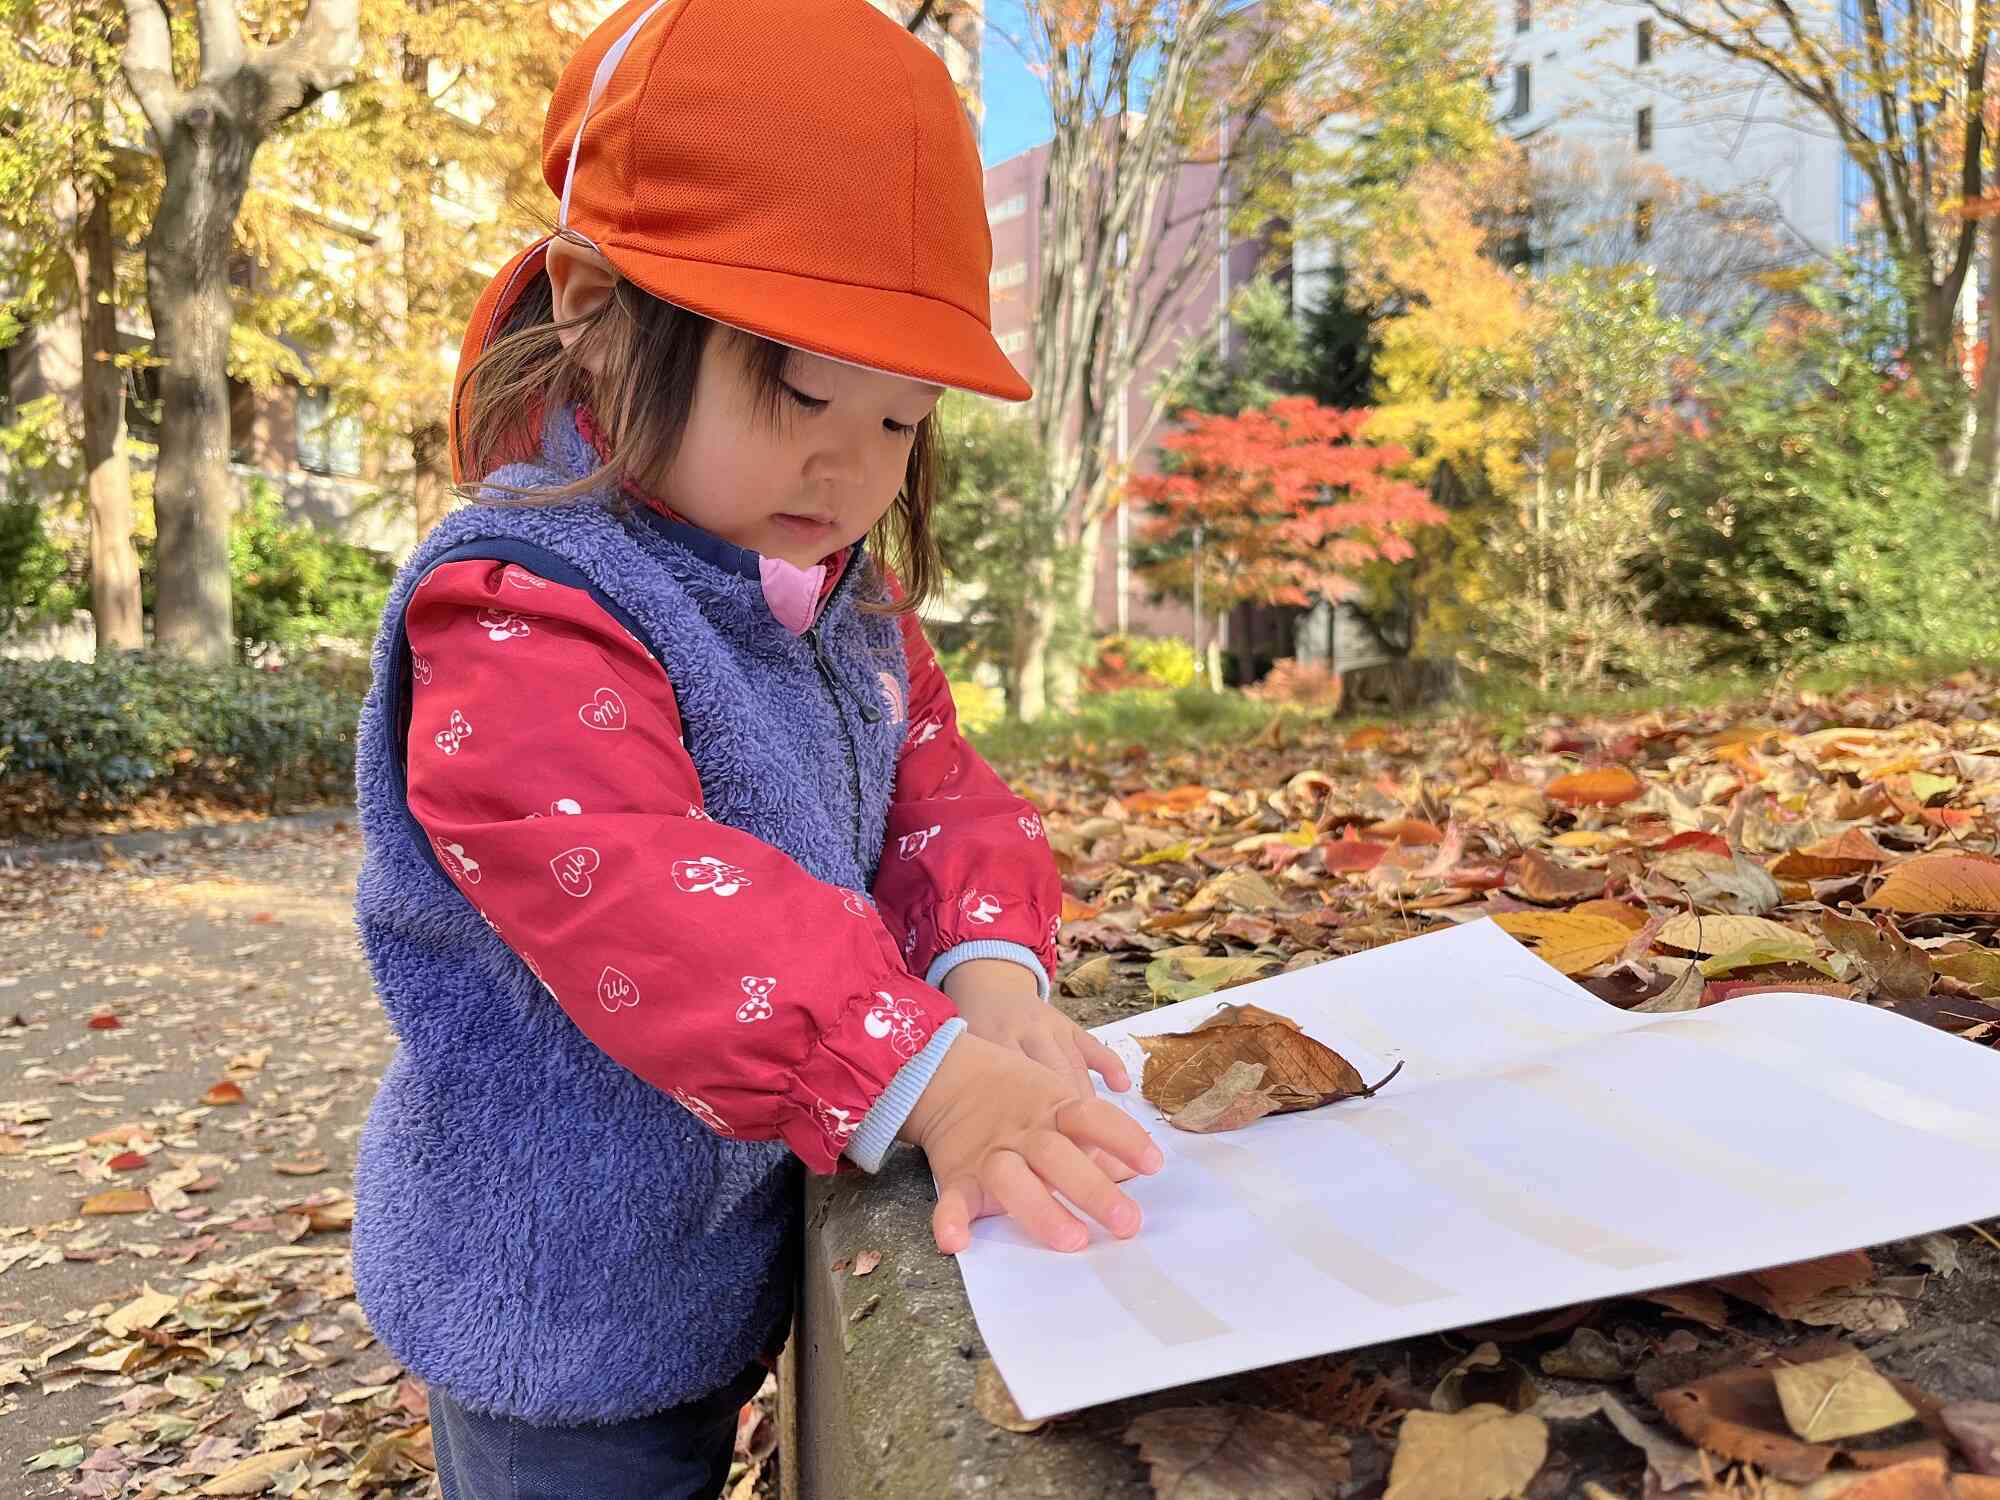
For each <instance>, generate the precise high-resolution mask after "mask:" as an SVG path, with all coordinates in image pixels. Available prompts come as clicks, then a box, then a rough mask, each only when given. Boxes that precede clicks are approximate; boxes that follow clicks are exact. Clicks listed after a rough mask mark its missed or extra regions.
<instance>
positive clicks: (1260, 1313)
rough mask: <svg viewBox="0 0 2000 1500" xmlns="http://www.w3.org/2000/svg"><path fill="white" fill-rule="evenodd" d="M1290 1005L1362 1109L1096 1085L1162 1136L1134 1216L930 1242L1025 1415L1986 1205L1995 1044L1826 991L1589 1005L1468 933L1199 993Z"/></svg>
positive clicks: (1134, 1023) (1751, 1261)
mask: <svg viewBox="0 0 2000 1500" xmlns="http://www.w3.org/2000/svg"><path fill="white" fill-rule="evenodd" d="M1223 1000H1227V1001H1230V1002H1233V1003H1239V1004H1240V1003H1246V1002H1247V1003H1253V1004H1257V1005H1262V1006H1265V1007H1266V1008H1268V1009H1271V1010H1274V1011H1278V1012H1279V1013H1281V1014H1283V1015H1287V1016H1290V1017H1291V1018H1292V1019H1294V1020H1296V1021H1297V1022H1298V1023H1299V1024H1300V1025H1301V1026H1302V1027H1304V1028H1305V1030H1306V1031H1307V1032H1308V1033H1310V1034H1311V1035H1312V1036H1314V1037H1317V1038H1318V1039H1319V1040H1320V1041H1322V1042H1325V1043H1326V1044H1327V1045H1328V1046H1330V1047H1332V1048H1334V1049H1335V1050H1336V1051H1339V1052H1340V1053H1342V1054H1343V1055H1345V1056H1346V1057H1347V1058H1348V1060H1349V1061H1351V1062H1352V1063H1353V1064H1354V1065H1355V1066H1356V1067H1357V1068H1359V1069H1360V1071H1361V1074H1362V1076H1363V1077H1364V1078H1367V1079H1369V1080H1370V1081H1373V1080H1374V1079H1376V1078H1379V1077H1381V1076H1382V1075H1383V1074H1384V1073H1386V1072H1387V1071H1388V1070H1389V1068H1390V1067H1392V1066H1393V1065H1394V1064H1395V1063H1396V1062H1399V1061H1400V1062H1402V1063H1404V1065H1405V1066H1404V1068H1403V1071H1402V1073H1401V1075H1400V1076H1398V1077H1397V1078H1396V1080H1395V1081H1394V1082H1393V1083H1391V1084H1390V1085H1389V1086H1388V1088H1386V1089H1385V1090H1383V1092H1382V1093H1381V1094H1380V1095H1378V1096H1377V1097H1376V1098H1374V1099H1367V1100H1363V1099H1355V1100H1348V1101H1346V1102H1344V1103H1340V1104H1334V1105H1330V1106H1328V1107H1327V1108H1324V1109H1319V1110H1313V1111H1309V1112H1306V1113H1303V1114H1296V1115H1282V1116H1271V1117H1268V1118H1266V1119H1263V1120H1260V1121H1259V1122H1257V1123H1256V1124H1255V1125H1252V1126H1250V1127H1249V1128H1248V1129H1246V1130H1241V1131H1234V1132H1229V1133H1225V1134H1222V1135H1212V1136H1199V1135H1190V1134H1187V1133H1185V1132H1183V1131H1177V1130H1174V1129H1173V1128H1171V1127H1170V1126H1168V1125H1167V1124H1166V1123H1165V1122H1164V1121H1163V1120H1162V1119H1161V1118H1160V1116H1159V1113H1158V1111H1157V1110H1155V1109H1153V1108H1152V1106H1150V1105H1148V1104H1147V1103H1146V1102H1145V1101H1144V1099H1142V1098H1141V1097H1140V1095H1139V1090H1138V1088H1137V1086H1136V1084H1135V1086H1134V1088H1133V1089H1132V1092H1131V1093H1130V1094H1128V1095H1123V1096H1119V1095H1111V1094H1107V1095H1105V1097H1107V1098H1111V1099H1113V1100H1114V1101H1115V1102H1117V1103H1119V1104H1120V1105H1121V1106H1122V1107H1124V1108H1125V1109H1126V1110H1128V1111H1129V1112H1130V1113H1131V1115H1132V1116H1133V1118H1135V1119H1137V1120H1139V1121H1140V1122H1141V1123H1142V1124H1144V1125H1145V1126H1146V1128H1147V1129H1148V1130H1149V1131H1150V1132H1151V1133H1152V1136H1153V1139H1154V1140H1155V1141H1157V1142H1158V1143H1159V1145H1160V1148H1161V1149H1162V1150H1163V1151H1164V1152H1165V1153H1166V1158H1167V1161H1166V1166H1165V1168H1164V1170H1163V1171H1161V1172H1160V1174H1159V1175H1158V1176H1155V1177H1152V1178H1146V1179H1140V1180H1137V1181H1135V1182H1134V1183H1132V1184H1129V1185H1128V1186H1129V1189H1130V1191H1131V1192H1132V1196H1133V1197H1134V1198H1135V1199H1137V1201H1138V1202H1139V1204H1140V1205H1141V1207H1142V1208H1143V1209H1144V1211H1145V1216H1146V1223H1145V1228H1144V1229H1143V1230H1142V1231H1141V1232H1140V1233H1139V1235H1138V1236H1137V1237H1136V1238H1134V1239H1132V1240H1127V1241H1122V1242H1121V1241H1118V1240H1115V1239H1112V1238H1111V1237H1110V1236H1109V1235H1107V1234H1105V1233H1104V1232H1103V1231H1102V1230H1100V1229H1098V1228H1097V1227H1096V1226H1095V1225H1093V1226H1092V1232H1093V1236H1094V1237H1093V1241H1092V1244H1091V1246H1090V1248H1089V1249H1087V1250H1085V1251H1082V1252H1080V1253H1078V1254H1074V1255H1064V1254H1059V1253H1057V1252H1054V1251H1049V1250H1044V1249H1041V1248H1040V1247H1039V1246H1037V1245H1035V1244H1034V1243H1033V1242H1032V1241H1030V1240H1029V1239H1028V1238H1027V1237H1026V1236H1025V1235H1024V1234H1023V1233H1022V1232H1021V1231H1020V1230H1019V1229H1017V1228H1016V1227H1015V1226H1014V1225H1013V1223H1012V1222H1011V1221H1009V1220H1005V1219H987V1220H982V1221H980V1222H979V1223H977V1224H976V1225H975V1226H974V1228H973V1241H972V1244H971V1246H970V1247H969V1248H968V1249H967V1250H966V1251H965V1252H963V1253H962V1254H961V1255H960V1256H959V1266H960V1269H961V1271H962V1272H963V1274H964V1277H965V1285H966V1291H967V1293H968V1294H969V1295H970V1297H971V1301H972V1310H973V1313H974V1315H975V1316H976V1317H977V1319H978V1321H979V1330H980V1333H981V1334H982V1335H984V1337H985V1340H986V1344H987V1347H988V1348H989V1349H990V1350H991V1352H992V1355H993V1358H994V1360H995V1361H996V1362H997V1363H998V1365H999V1367H1000V1373H1001V1375H1002V1376H1004V1377H1005V1379H1006V1381H1007V1386H1008V1389H1009V1390H1010V1391H1012V1392H1013V1395H1014V1399H1015V1400H1016V1401H1017V1402H1019V1403H1020V1407H1021V1411H1022V1412H1023V1414H1024V1415H1026V1416H1028V1417H1042V1416H1049V1415H1053V1414H1055V1413H1059V1412H1065V1411H1073V1410H1076V1409H1079V1408H1081V1407H1086V1406H1091V1405H1095V1404H1096V1403H1098V1402H1102V1401H1111V1400H1116V1399H1118V1398H1120V1397H1124V1396H1132V1395H1137V1394H1140V1393H1142V1392H1146V1391H1156V1390H1162V1389H1165V1388H1167V1387H1169V1386H1176V1385H1183V1384H1186V1383H1187V1382H1189V1381H1194V1380H1203V1379H1207V1378H1209V1377H1212V1376H1216V1375H1224V1374H1229V1373H1232V1372H1235V1371H1239V1370H1247V1369H1253V1368H1256V1367H1258V1366H1262V1365H1270V1364H1277V1363H1280V1362H1282V1361H1284V1360H1290V1359H1302V1358H1306V1357H1308V1356H1311V1355H1318V1354H1329V1353H1334V1352H1337V1351H1340V1350H1343V1349H1353V1348H1358V1347H1360V1346H1362V1345H1366V1344H1374V1343H1380V1342H1382V1341H1383V1340H1386V1339H1397V1338H1405V1337H1409V1336H1411V1335H1414V1334H1421V1333H1428V1332H1432V1331H1435V1330H1437V1329H1441V1328H1453V1327H1457V1326H1459V1325H1461V1324H1466V1323H1483V1322H1490V1321H1492V1320H1495V1319H1498V1318H1505V1317H1512V1316H1514V1315H1516V1314H1520V1313H1527V1312H1534V1311H1538V1310H1541V1309H1544V1308H1549V1307H1558V1306H1562V1305H1565V1304H1568V1303H1572V1302H1579V1301H1584V1300H1587V1299H1590V1298H1599V1297H1610V1296H1616V1295H1620V1294H1624V1293H1630V1292H1639V1291H1645V1290H1648V1289H1651V1288H1654V1287H1663V1286H1672V1285H1675V1284H1677V1283H1679V1282H1684V1281H1694V1280H1698V1279H1701V1278H1703V1277H1709V1276H1723V1275H1731V1274H1734V1273H1736V1272H1739V1271H1746V1270H1753V1269H1756V1268H1759V1267H1763V1266H1769V1265H1775V1264H1778V1263H1780V1262H1784V1261H1793V1260H1803V1259H1806V1258H1807V1257H1810V1256H1815V1255H1826V1254H1831V1253H1834V1252H1836V1251H1842V1250H1851V1249H1855V1248H1857V1247H1859V1246H1865V1245H1874V1244H1879V1243H1881V1242H1883V1241H1885V1240H1891V1239H1897V1238H1900V1237H1903V1236H1907V1235H1915V1234H1921V1233H1925V1232H1927V1231H1930V1230H1934V1229H1943V1228H1946V1227H1949V1226H1951V1225H1955V1224H1964V1223H1968V1222H1971V1221H1973V1220H1976V1219H1983V1218H1989V1217H1992V1216H1994V1215H1996V1214H2000V1056H1996V1055H1995V1054H1994V1053H1992V1052H1990V1051H1988V1050H1987V1049H1985V1048H1982V1047H1976V1046H1972V1045H1969V1044H1968V1043H1966V1042H1963V1041H1961V1040H1959V1039H1958V1038H1956V1037H1953V1036H1950V1035H1948V1034H1946V1033H1944V1032H1940V1031H1936V1030H1934V1029H1932V1028H1929V1027H1926V1026H1923V1025H1921V1024H1919V1023H1918V1022H1915V1021H1911V1020H1909V1019H1907V1018H1906V1017H1902V1016H1897V1015H1895V1014H1893V1013H1890V1012H1887V1011H1882V1010H1876V1009H1874V1008H1872V1007H1869V1006H1866V1005H1857V1004H1854V1003H1852V1002H1850V1001H1843V1000H1838V999H1834V998H1831V997H1828V996H1825V995H1801V994H1763V995H1747V996H1742V997H1740V998H1738V999H1734V1000H1731V1001H1729V1002H1728V1003H1727V1004H1724V1005H1720V1006H1714V1007H1710V1008H1708V1009H1705V1010H1699V1011H1688V1012H1683V1013H1680V1014H1675V1015H1667V1016H1645V1015H1632V1014H1628V1013H1626V1012H1623V1011H1620V1010H1617V1009H1615V1008H1614V1007H1612V1006H1609V1005H1606V1004H1605V1003H1604V1002H1603V1001H1601V1000H1599V999H1597V998H1596V997H1595V996H1593V995H1591V994H1590V993H1589V992H1588V991H1587V990H1584V989H1583V988H1582V987H1581V986H1579V985H1576V984H1574V983H1572V982H1571V981H1570V980H1568V979H1565V978H1564V977H1563V976H1562V975H1560V974H1558V973H1557V972H1556V971H1555V970H1554V969H1552V968H1550V967H1548V966H1547V965H1546V964H1544V963H1542V962H1541V961H1540V960H1539V959H1537V958H1535V957H1534V956H1533V955H1532V954H1530V953H1529V952H1528V951H1527V950H1526V949H1525V948H1523V947H1521V945H1520V944H1518V943H1517V942H1515V941H1514V940H1513V939H1512V938H1510V937H1508V936H1507V935H1506V934H1505V933H1503V932H1502V931H1500V929H1499V928H1497V927H1495V926H1494V925H1493V924H1492V923H1491V922H1488V921H1479V922H1475V923H1471V924H1468V925H1467V926H1464V927H1461V928H1457V929H1454V930H1452V931H1448V932H1441V933H1436V934H1431V935H1427V936H1425V937H1421V938H1415V939H1411V940H1409V941H1407V942H1402V943H1396V944H1393V945H1391V946H1390V947H1387V948H1379V949H1376V950H1374V951H1372V952H1368V953H1360V954H1355V955H1354V956H1352V957H1349V958H1343V959H1337V960H1335V961H1333V962H1330V963H1325V964H1321V965H1319V966H1317V967H1315V968H1311V969H1303V970H1300V971H1298V972H1297V973H1293V974H1285V975H1280V976H1278V977H1276V978H1272V979H1267V980H1261V981H1259V982H1258V983H1256V984H1253V985H1245V986H1243V987H1241V988H1238V989H1234V990H1231V991H1229V992H1228V993H1227V994H1226V995H1224V996H1220V997H1209V998H1206V999H1201V1000H1190V1001H1187V1002H1184V1003H1182V1004H1179V1005H1171V1006H1164V1007H1162V1008H1161V1009H1159V1010H1156V1011H1153V1012H1151V1013H1149V1014H1147V1015H1144V1016H1137V1017H1133V1018H1131V1019H1129V1020H1125V1021H1120V1022H1117V1023H1116V1024H1114V1025H1110V1026H1106V1027H1102V1028H1100V1029H1099V1031H1098V1033H1097V1034H1098V1035H1099V1036H1101V1037H1103V1038H1104V1039H1105V1040H1106V1041H1107V1042H1109V1043H1111V1045H1112V1046H1113V1047H1115V1048H1116V1049H1117V1050H1118V1051H1119V1052H1120V1054H1121V1055H1122V1056H1124V1057H1125V1059H1126V1061H1127V1063H1128V1065H1129V1066H1130V1068H1131V1070H1132V1076H1133V1078H1134V1079H1135V1080H1136V1079H1137V1078H1138V1077H1139V1073H1140V1067H1141V1057H1140V1053H1139V1049H1138V1046H1137V1044H1136V1043H1134V1042H1132V1041H1131V1040H1130V1038H1132V1037H1133V1036H1136V1035H1139V1034H1143V1033H1147V1032H1161V1031H1185V1030H1187V1029H1189V1028H1191V1027H1193V1026H1194V1025H1195V1024H1196V1023H1197V1022H1199V1021H1201V1020H1204V1019H1206V1018H1207V1017H1208V1016H1209V1015H1211V1014H1213V1013H1214V1010H1215V1008H1216V1006H1217V1005H1218V1004H1219V1003H1221V1001H1223Z"/></svg>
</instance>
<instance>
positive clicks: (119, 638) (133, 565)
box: [76, 183, 146, 661]
mask: <svg viewBox="0 0 2000 1500" xmlns="http://www.w3.org/2000/svg"><path fill="white" fill-rule="evenodd" d="M117 254H118V246H117V242H116V241H115V240H114V239H113V237H112V232H111V192H110V188H109V186H108V185H107V184H104V183H99V184H98V185H97V188H96V191H95V192H94V193H93V195H92V199H91V205H90V213H89V214H88V215H87V216H86V217H85V219H84V221H83V246H82V250H81V252H80V253H79V254H78V256H77V257H76V258H77V260H78V262H79V264H78V266H77V278H76V284H77V286H78V287H79V288H80V289H81V290H82V292H83V297H82V302H83V306H82V307H81V309H80V312H81V313H82V324H83V392H82V395H83V461H84V470H85V473H86V474H87V476H88V483H89V495H90V618H91V622H92V624H93V625H94V626H95V628H96V631H97V656H98V659H99V660H100V661H101V660H103V659H104V658H105V657H107V656H111V655H113V654H115V653H116V652H120V651H143V650H144V649H145V646H146V627H145V620H144V617H143V615H142V612H141V609H140V602H139V551H138V549H137V548H136V547H135V546H133V544H132V465H131V461H130V458H129V457H128V456H127V454H126V451H125V387H124V381H123V380H122V379H121V377H120V376H119V373H118V365H117V363H116V359H117V354H118V311H117V307H116V305H115V303H114V301H113V297H112V293H113V289H114V286H115V280H116V275H117Z"/></svg>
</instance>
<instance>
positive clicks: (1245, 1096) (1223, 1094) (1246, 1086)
mask: <svg viewBox="0 0 2000 1500" xmlns="http://www.w3.org/2000/svg"><path fill="white" fill-rule="evenodd" d="M1263 1082H1264V1065H1263V1064H1262V1063H1250V1062H1233V1063H1231V1064H1230V1065H1229V1067H1228V1069H1227V1070H1226V1071H1225V1072H1224V1073H1223V1075H1222V1076H1221V1077H1220V1078H1218V1079H1216V1080H1215V1082H1214V1083H1212V1084H1210V1085H1209V1086H1208V1087H1207V1088H1206V1089H1204V1090H1203V1091H1202V1092H1201V1093H1199V1094H1197V1095H1195V1096H1194V1098H1192V1099H1190V1100H1188V1102H1187V1103H1186V1104H1184V1105H1182V1106H1181V1107H1180V1109H1178V1110H1177V1111H1175V1112H1174V1113H1173V1114H1171V1115H1169V1116H1168V1117H1167V1123H1168V1124H1169V1125H1171V1126H1173V1127H1174V1129H1176V1130H1185V1131H1188V1132H1190V1133H1192V1134H1195V1135H1216V1134H1220V1133H1221V1132H1222V1131H1225V1130H1241V1129H1242V1128H1243V1127H1244V1126H1245V1125H1250V1124H1254V1123H1255V1122H1256V1121H1258V1120H1261V1119H1263V1118H1264V1116H1266V1115H1268V1114H1270V1113H1271V1112H1272V1111H1273V1110H1275V1109H1276V1108H1277V1107H1278V1100H1277V1098H1276V1096H1275V1095H1273V1094H1272V1093H1270V1092H1269V1091H1268V1090H1267V1089H1265V1088H1263V1087H1262V1084H1263Z"/></svg>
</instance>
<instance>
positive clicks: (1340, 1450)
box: [1125, 1406, 1473, 1500]
mask: <svg viewBox="0 0 2000 1500" xmlns="http://www.w3.org/2000/svg"><path fill="white" fill-rule="evenodd" d="M1440 1420H1449V1419H1444V1418H1441V1419H1440ZM1125 1441H1126V1442H1128V1443H1130V1444H1132V1445H1133V1446H1134V1447H1136V1448H1138V1450H1139V1457H1140V1458H1142V1459H1143V1460H1145V1463H1146V1467H1147V1469H1148V1470H1149V1471H1150V1474H1151V1477H1152V1481H1153V1493H1154V1494H1155V1495H1157V1496H1159V1497H1161V1500H1242V1497H1244V1496H1249V1495H1255V1496H1257V1497H1258V1500H1334V1497H1335V1496H1337V1495H1339V1494H1340V1493H1341V1487H1342V1486H1343V1485H1344V1484H1345V1483H1346V1481H1347V1479H1348V1475H1349V1468H1348V1447H1349V1444H1348V1441H1347V1439H1346V1438H1343V1437H1336V1436H1334V1435H1333V1434H1332V1433H1330V1432H1328V1431H1326V1430H1325V1429H1324V1428H1323V1427H1321V1426H1320V1425H1319V1424H1318V1423H1316V1422H1309V1421H1307V1420H1306V1419H1305V1418H1303V1417H1295V1416H1291V1415H1288V1414H1287V1413H1284V1412H1276V1411H1263V1410H1261V1409H1259V1408H1257V1407H1252V1406H1179V1407H1169V1408H1167V1409H1165V1410H1163V1411H1152V1412H1147V1413H1146V1414H1145V1415H1144V1416H1142V1417H1140V1418H1139V1419H1138V1420H1137V1421H1135V1422H1133V1423H1132V1424H1131V1425H1130V1426H1128V1427H1127V1428H1126V1429H1125ZM1391 1493H1392V1494H1393V1493H1394V1491H1393V1489H1392V1490H1391ZM1461 1500H1473V1497H1471V1496H1465V1497H1461Z"/></svg>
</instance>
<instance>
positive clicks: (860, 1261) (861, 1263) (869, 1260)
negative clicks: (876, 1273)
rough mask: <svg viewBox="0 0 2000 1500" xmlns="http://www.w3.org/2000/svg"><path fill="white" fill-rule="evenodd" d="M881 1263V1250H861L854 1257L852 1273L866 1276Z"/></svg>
mask: <svg viewBox="0 0 2000 1500" xmlns="http://www.w3.org/2000/svg"><path fill="white" fill-rule="evenodd" d="M881 1264H882V1252H881V1251H880V1250H863V1251H862V1252H861V1253H860V1254H859V1255H857V1256H855V1257H854V1274H855V1275H856V1276H866V1275H868V1274H869V1273H870V1272H872V1271H873V1270H874V1269H875V1268H876V1267H877V1266H879V1265H881Z"/></svg>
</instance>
